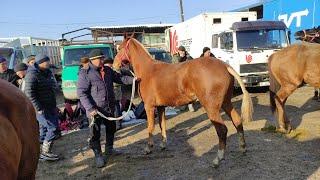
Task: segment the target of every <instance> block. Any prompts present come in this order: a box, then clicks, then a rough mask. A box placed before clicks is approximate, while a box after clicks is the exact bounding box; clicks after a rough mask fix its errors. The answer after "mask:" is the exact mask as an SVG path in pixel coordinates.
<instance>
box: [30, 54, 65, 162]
mask: <svg viewBox="0 0 320 180" xmlns="http://www.w3.org/2000/svg"><path fill="white" fill-rule="evenodd" d="M49 61H50V59H49V57H48V56H46V55H43V54H39V55H37V56H36V57H35V64H34V66H30V67H29V68H28V72H27V74H26V77H25V91H24V92H25V94H26V95H27V97H28V98H29V99H30V100H31V102H32V104H33V106H34V108H35V110H36V114H37V120H38V122H39V129H40V141H41V142H43V144H42V150H41V155H40V158H41V159H44V160H51V161H54V160H58V159H59V156H58V155H56V154H53V153H52V152H51V149H52V145H53V141H54V140H55V139H57V138H58V137H59V136H60V132H59V128H58V114H57V110H56V105H57V103H56V94H55V89H56V81H55V78H54V76H53V74H52V72H51V71H50V69H49V68H50V62H49Z"/></svg>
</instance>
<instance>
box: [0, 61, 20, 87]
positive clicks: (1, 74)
mask: <svg viewBox="0 0 320 180" xmlns="http://www.w3.org/2000/svg"><path fill="white" fill-rule="evenodd" d="M0 79H3V80H6V81H8V82H10V83H12V84H13V85H15V86H17V87H19V85H18V80H19V77H18V76H17V75H16V73H15V72H14V71H13V70H11V69H8V64H7V59H6V58H4V57H2V56H0Z"/></svg>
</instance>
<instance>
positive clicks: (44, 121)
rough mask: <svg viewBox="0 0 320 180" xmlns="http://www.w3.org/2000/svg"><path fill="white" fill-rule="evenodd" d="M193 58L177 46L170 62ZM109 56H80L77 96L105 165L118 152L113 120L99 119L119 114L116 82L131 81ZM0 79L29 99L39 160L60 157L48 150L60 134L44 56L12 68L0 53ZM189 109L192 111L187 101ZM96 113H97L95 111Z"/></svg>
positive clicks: (51, 77) (207, 52) (99, 53)
mask: <svg viewBox="0 0 320 180" xmlns="http://www.w3.org/2000/svg"><path fill="white" fill-rule="evenodd" d="M201 57H214V55H213V54H212V53H211V52H210V48H207V47H205V48H204V49H203V53H202V54H201ZM192 59H193V58H192V57H191V56H190V55H189V53H188V52H187V51H186V49H185V47H183V46H180V47H179V49H178V53H177V54H175V55H174V56H173V63H180V62H184V61H187V60H192ZM112 64H113V59H111V58H108V57H105V55H104V54H103V52H102V51H101V50H99V49H95V50H92V51H91V52H90V55H89V57H83V58H81V59H80V69H79V79H78V84H77V95H78V97H79V99H80V102H81V105H82V106H83V107H84V109H85V111H86V114H87V117H88V118H89V120H90V124H91V125H90V137H89V140H88V141H89V147H90V148H91V149H92V151H93V152H94V155H95V163H96V166H97V167H103V166H104V165H105V159H106V157H108V156H110V155H111V154H119V153H120V152H119V151H116V150H115V149H114V147H113V143H114V135H115V132H116V129H117V128H116V122H115V121H109V120H106V119H104V118H102V117H101V116H100V115H99V113H102V114H103V115H104V116H107V117H119V116H121V110H120V101H121V100H122V92H121V86H119V85H117V84H132V81H133V77H132V76H130V73H128V71H129V70H128V67H126V68H125V69H122V71H121V73H120V71H115V70H114V69H113V68H112ZM0 79H3V80H6V81H8V82H10V83H12V84H13V85H14V86H16V87H17V88H19V89H20V90H21V91H22V92H23V93H25V95H26V96H27V97H28V98H29V99H30V101H31V102H32V104H33V106H34V108H35V111H36V118H37V121H38V124H39V130H40V137H39V140H40V143H41V155H40V159H43V160H49V161H56V160H59V159H60V156H59V155H57V154H55V153H53V152H52V146H53V143H54V141H55V140H57V139H59V138H60V137H61V132H60V130H59V124H58V112H57V102H56V93H55V90H56V89H57V87H58V86H57V81H56V79H55V77H54V75H53V73H52V72H51V70H50V59H49V57H48V56H46V55H43V54H38V55H36V56H34V55H31V56H29V57H27V58H26V59H24V60H23V63H19V64H17V65H15V67H14V70H11V69H8V61H7V59H5V58H4V57H1V56H0ZM188 107H189V111H194V107H193V104H189V105H188ZM98 112H99V113H98ZM101 124H104V125H105V126H106V145H105V150H104V154H103V153H102V149H101V143H100V142H101V141H100V137H101V133H100V131H101Z"/></svg>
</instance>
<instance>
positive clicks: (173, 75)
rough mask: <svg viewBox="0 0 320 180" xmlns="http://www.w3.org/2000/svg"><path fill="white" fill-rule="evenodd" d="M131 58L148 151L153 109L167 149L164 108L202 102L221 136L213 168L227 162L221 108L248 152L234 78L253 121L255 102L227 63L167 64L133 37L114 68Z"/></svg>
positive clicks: (121, 49) (247, 117)
mask: <svg viewBox="0 0 320 180" xmlns="http://www.w3.org/2000/svg"><path fill="white" fill-rule="evenodd" d="M125 59H128V60H129V62H130V64H131V65H132V67H133V70H134V72H135V74H136V76H137V77H138V78H140V79H141V81H140V94H141V98H142V100H143V101H144V104H145V110H146V113H147V121H148V133H149V138H148V143H147V146H146V148H145V152H146V153H147V154H148V153H151V148H152V147H153V144H154V143H153V138H152V136H153V131H154V123H155V122H154V121H155V120H154V118H155V117H154V110H155V108H157V110H158V113H159V126H160V129H161V135H162V142H161V144H160V146H161V148H162V149H165V148H166V143H167V135H166V122H165V113H164V112H165V106H180V105H185V104H188V103H190V102H193V101H196V100H197V99H198V100H199V101H200V103H201V104H202V106H203V107H204V108H205V110H206V112H207V114H208V117H209V119H210V120H211V122H212V123H213V125H214V127H215V129H216V131H217V134H218V136H219V150H218V155H217V157H216V158H215V159H214V161H213V162H214V165H215V166H218V165H219V162H220V161H221V160H222V159H224V153H225V148H226V139H227V131H228V130H227V127H226V125H225V124H224V121H223V120H222V118H221V115H220V112H219V111H220V109H221V107H222V108H223V109H224V111H225V112H226V113H227V114H228V116H229V117H230V118H231V119H232V122H233V124H234V126H235V128H236V129H237V132H238V134H239V137H240V138H239V140H240V143H239V144H240V149H241V150H242V151H243V152H245V151H246V144H245V138H244V132H243V126H242V121H241V118H240V116H239V114H238V113H237V112H236V110H235V109H234V107H233V106H232V103H231V98H232V93H233V88H234V77H235V78H236V79H237V81H238V82H239V84H240V85H241V89H242V91H243V93H244V96H243V101H242V119H243V120H244V121H251V119H252V111H253V109H252V101H251V98H250V96H249V93H248V92H247V91H246V89H245V86H244V84H243V82H242V81H241V79H240V76H239V75H238V74H237V73H236V72H235V71H234V70H233V69H232V68H231V67H230V66H229V65H227V64H225V63H224V62H222V61H220V60H218V59H212V58H210V57H208V58H199V59H194V60H191V61H186V62H183V63H178V64H168V63H164V62H160V61H157V60H154V59H152V58H151V56H150V54H149V53H148V52H147V50H146V49H145V48H144V47H143V45H142V44H141V43H140V42H138V41H137V40H136V39H134V38H127V39H125V40H124V41H123V42H122V44H121V45H120V46H119V52H118V54H117V56H116V57H115V61H114V66H115V68H119V67H120V65H121V62H122V61H123V60H125Z"/></svg>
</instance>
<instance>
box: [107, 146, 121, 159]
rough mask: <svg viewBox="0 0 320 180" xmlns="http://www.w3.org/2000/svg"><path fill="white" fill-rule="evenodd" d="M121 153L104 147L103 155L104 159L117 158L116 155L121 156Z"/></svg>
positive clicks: (111, 147) (109, 147)
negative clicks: (113, 156) (112, 156)
mask: <svg viewBox="0 0 320 180" xmlns="http://www.w3.org/2000/svg"><path fill="white" fill-rule="evenodd" d="M121 154H122V152H121V151H118V150H115V149H114V148H113V146H105V151H104V155H105V156H106V157H108V156H111V155H115V156H118V155H121Z"/></svg>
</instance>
